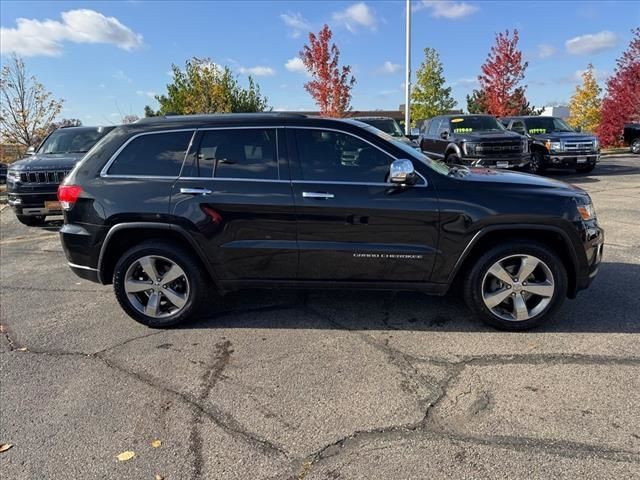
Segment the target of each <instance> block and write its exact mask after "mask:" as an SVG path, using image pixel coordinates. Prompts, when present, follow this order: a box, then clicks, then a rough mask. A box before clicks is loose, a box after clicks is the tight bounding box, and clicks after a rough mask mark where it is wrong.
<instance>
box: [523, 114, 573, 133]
mask: <svg viewBox="0 0 640 480" xmlns="http://www.w3.org/2000/svg"><path fill="white" fill-rule="evenodd" d="M525 123H526V125H527V130H528V131H529V133H530V134H531V135H536V134H540V133H552V132H573V131H574V130H573V128H571V127H570V126H569V125H567V124H566V123H564V121H563V120H560V119H559V118H555V117H535V118H527V119H526V120H525Z"/></svg>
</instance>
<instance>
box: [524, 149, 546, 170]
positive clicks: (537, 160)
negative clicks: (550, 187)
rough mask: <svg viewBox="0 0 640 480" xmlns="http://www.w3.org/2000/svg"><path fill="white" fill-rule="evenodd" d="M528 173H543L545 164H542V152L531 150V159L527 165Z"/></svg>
mask: <svg viewBox="0 0 640 480" xmlns="http://www.w3.org/2000/svg"><path fill="white" fill-rule="evenodd" d="M528 169H529V173H535V174H536V175H541V174H542V173H544V170H545V164H544V154H543V153H542V152H533V153H532V154H531V161H530V162H529V165H528Z"/></svg>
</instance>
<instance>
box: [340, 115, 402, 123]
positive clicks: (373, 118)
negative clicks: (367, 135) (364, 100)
mask: <svg viewBox="0 0 640 480" xmlns="http://www.w3.org/2000/svg"><path fill="white" fill-rule="evenodd" d="M349 118H351V119H352V120H360V121H363V120H393V121H394V122H395V119H394V118H393V117H376V116H368V117H349Z"/></svg>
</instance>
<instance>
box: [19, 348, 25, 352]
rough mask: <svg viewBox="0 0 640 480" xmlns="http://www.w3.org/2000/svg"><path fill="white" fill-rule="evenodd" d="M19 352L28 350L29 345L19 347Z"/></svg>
mask: <svg viewBox="0 0 640 480" xmlns="http://www.w3.org/2000/svg"><path fill="white" fill-rule="evenodd" d="M18 351H19V352H26V351H27V347H20V348H18Z"/></svg>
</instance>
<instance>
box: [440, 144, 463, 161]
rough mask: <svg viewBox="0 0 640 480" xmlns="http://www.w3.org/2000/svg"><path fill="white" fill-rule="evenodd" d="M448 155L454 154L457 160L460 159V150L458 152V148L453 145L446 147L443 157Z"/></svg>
mask: <svg viewBox="0 0 640 480" xmlns="http://www.w3.org/2000/svg"><path fill="white" fill-rule="evenodd" d="M450 153H455V154H456V155H457V156H458V157H459V158H462V150H460V147H459V146H458V145H456V144H455V143H450V144H449V145H447V148H446V149H445V151H444V156H445V157H446V156H447V155H449V154H450Z"/></svg>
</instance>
